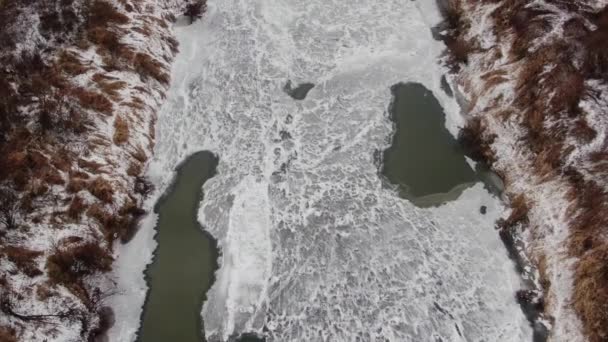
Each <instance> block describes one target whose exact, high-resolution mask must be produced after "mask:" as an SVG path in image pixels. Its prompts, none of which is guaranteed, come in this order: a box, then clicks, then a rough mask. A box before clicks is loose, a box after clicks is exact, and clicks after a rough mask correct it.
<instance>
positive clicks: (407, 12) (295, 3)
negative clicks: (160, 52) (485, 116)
mask: <svg viewBox="0 0 608 342" xmlns="http://www.w3.org/2000/svg"><path fill="white" fill-rule="evenodd" d="M432 2H433V1H430V0H428V1H425V2H424V4H423V3H422V2H419V1H396V0H389V1H374V0H358V1H344V0H340V1H338V0H310V1H301V0H282V1H276V0H259V1H246V0H222V1H210V3H209V11H208V13H207V14H206V16H205V17H204V19H203V21H202V22H198V23H195V24H194V25H192V26H188V27H181V28H177V33H178V38H179V41H180V49H181V52H180V55H179V56H178V58H177V61H176V64H175V66H174V70H173V85H172V89H171V91H170V93H169V97H168V101H167V104H166V105H165V106H164V108H163V110H162V112H161V113H160V116H159V120H158V136H157V149H156V157H155V160H154V161H153V163H152V165H151V168H150V172H149V173H150V176H151V178H152V180H153V181H154V182H155V183H156V184H157V185H159V187H160V188H163V187H165V186H166V185H167V184H168V183H169V182H170V180H171V178H172V171H173V170H174V168H175V167H176V165H177V164H178V163H179V162H180V161H182V160H183V159H184V158H185V157H186V156H188V155H189V154H191V153H192V152H194V151H199V150H210V151H212V152H214V153H216V154H217V155H218V156H219V157H220V163H219V165H218V168H217V172H218V173H217V176H215V177H214V178H213V179H211V180H209V181H208V182H207V183H205V185H204V193H205V199H204V201H203V203H202V204H201V209H200V211H199V220H200V222H201V224H202V225H203V226H204V227H206V228H207V229H208V230H209V231H210V232H211V233H212V234H213V236H215V237H216V238H217V240H218V244H219V247H220V248H221V251H222V256H221V259H220V261H219V263H220V269H219V270H218V272H217V274H216V276H217V280H216V282H215V284H214V285H213V287H212V289H211V290H210V292H209V293H208V298H209V300H208V301H207V302H206V303H205V304H204V307H203V312H202V315H203V319H204V324H205V335H206V336H207V338H208V340H210V341H216V340H218V341H225V340H227V339H228V338H229V337H234V336H235V335H237V334H239V333H241V332H246V331H254V332H255V331H257V332H261V331H262V329H264V330H265V331H266V334H267V335H268V340H270V341H387V340H388V341H530V340H531V337H530V336H531V332H530V329H529V328H528V325H527V322H526V320H525V318H524V316H523V314H522V313H521V310H520V308H519V307H518V305H517V303H516V301H515V299H514V292H515V291H516V289H517V288H518V286H519V280H518V276H517V274H516V273H515V271H514V269H513V265H512V263H511V262H510V260H509V259H508V257H507V253H506V251H505V249H504V247H503V246H502V244H501V242H500V239H499V237H498V234H497V233H496V232H495V231H494V229H493V221H494V220H495V219H496V218H497V217H498V216H499V215H501V213H502V207H501V206H500V204H499V203H498V201H497V200H496V199H494V198H492V197H491V196H490V195H489V194H488V193H487V192H486V191H485V190H484V189H483V186H482V185H480V184H478V185H476V186H473V187H472V188H469V189H468V190H466V191H465V192H464V193H463V194H462V195H461V196H460V198H459V199H458V200H456V201H453V202H450V203H448V204H446V205H443V206H441V207H439V208H427V209H421V208H417V207H415V206H414V205H412V204H411V203H410V202H408V201H407V200H404V199H401V198H399V197H398V196H397V192H396V191H394V190H392V189H389V188H388V187H387V186H386V185H384V184H383V182H382V180H381V178H380V177H379V172H378V165H377V160H376V159H375V157H374V156H375V155H377V153H375V151H378V150H384V149H386V148H387V147H388V144H389V143H390V138H391V134H392V129H393V125H392V123H391V121H390V120H389V116H388V114H387V108H388V106H389V103H390V101H391V92H390V87H391V86H392V85H394V84H396V83H398V82H420V83H422V84H424V85H425V86H426V87H427V88H429V89H430V90H432V91H433V92H434V93H435V95H436V96H437V97H438V99H439V101H440V102H441V104H442V105H443V107H444V109H445V111H446V113H447V116H448V117H447V125H448V128H450V130H452V131H454V129H455V127H456V126H457V125H458V124H459V122H460V118H459V109H458V107H457V105H456V103H455V102H454V100H452V99H451V98H449V97H447V96H445V95H444V94H443V93H442V92H441V90H440V78H441V74H442V72H443V70H442V68H441V67H440V66H439V65H438V64H437V57H438V56H439V54H440V53H441V50H442V46H441V44H440V43H439V42H435V41H433V40H432V38H431V33H430V27H431V26H432V25H433V24H435V23H436V22H437V17H438V16H437V14H436V12H435V8H434V4H432ZM288 80H291V81H293V82H294V84H298V83H302V82H312V83H314V84H315V85H316V86H315V87H314V88H313V89H312V90H311V91H310V92H309V93H308V96H307V97H306V98H305V99H304V100H302V101H297V100H294V99H293V98H291V97H289V96H288V95H287V94H286V93H285V92H284V90H283V88H284V85H285V84H286V82H287V81H288ZM421 148H423V146H421ZM404 157H405V158H407V156H404ZM482 205H485V206H487V208H488V209H487V213H486V214H485V215H482V214H481V213H480V212H479V207H480V206H482Z"/></svg>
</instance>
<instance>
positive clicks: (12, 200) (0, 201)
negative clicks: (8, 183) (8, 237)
mask: <svg viewBox="0 0 608 342" xmlns="http://www.w3.org/2000/svg"><path fill="white" fill-rule="evenodd" d="M18 213H19V201H18V198H17V195H15V193H14V192H13V191H12V190H9V189H6V188H2V189H0V225H2V226H4V229H5V230H13V229H16V228H17V215H18Z"/></svg>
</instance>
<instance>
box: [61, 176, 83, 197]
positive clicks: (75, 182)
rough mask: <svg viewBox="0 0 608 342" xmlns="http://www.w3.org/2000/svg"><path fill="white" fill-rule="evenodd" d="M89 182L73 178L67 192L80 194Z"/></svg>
mask: <svg viewBox="0 0 608 342" xmlns="http://www.w3.org/2000/svg"><path fill="white" fill-rule="evenodd" d="M86 186H87V181H85V180H84V179H80V178H75V177H72V178H71V179H70V182H69V183H68V185H67V187H66V190H67V191H68V192H70V193H77V192H80V191H81V190H82V189H84V188H86Z"/></svg>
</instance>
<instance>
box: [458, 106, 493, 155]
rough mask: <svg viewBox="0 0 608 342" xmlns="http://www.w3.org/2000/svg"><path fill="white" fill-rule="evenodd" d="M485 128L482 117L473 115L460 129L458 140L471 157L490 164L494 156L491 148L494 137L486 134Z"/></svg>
mask: <svg viewBox="0 0 608 342" xmlns="http://www.w3.org/2000/svg"><path fill="white" fill-rule="evenodd" d="M485 130H486V128H485V124H484V123H483V121H482V119H481V118H479V117H474V118H472V119H471V120H469V121H468V122H467V123H466V125H465V126H464V127H463V128H462V129H461V130H460V132H459V133H458V141H459V143H460V144H461V145H462V146H463V147H464V149H465V151H466V153H467V154H468V155H469V156H470V157H471V158H473V159H474V160H477V161H482V162H484V163H485V164H487V165H492V163H494V161H495V158H496V157H495V156H494V151H492V148H491V145H492V143H493V142H494V139H495V137H494V136H486V134H485V133H484V132H485Z"/></svg>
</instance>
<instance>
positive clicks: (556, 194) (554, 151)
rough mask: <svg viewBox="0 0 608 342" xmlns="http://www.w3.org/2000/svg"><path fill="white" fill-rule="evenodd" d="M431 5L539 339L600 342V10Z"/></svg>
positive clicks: (593, 6) (604, 298) (603, 295)
mask: <svg viewBox="0 0 608 342" xmlns="http://www.w3.org/2000/svg"><path fill="white" fill-rule="evenodd" d="M441 2H442V3H444V4H445V5H446V7H445V11H444V12H445V13H444V14H445V16H446V22H447V23H448V30H446V31H445V32H444V34H446V36H445V37H446V44H447V45H448V47H449V48H450V50H451V55H450V56H449V57H448V60H449V61H450V62H451V63H453V64H455V69H456V70H457V73H456V75H455V76H454V77H452V83H453V84H454V87H455V88H456V89H457V90H458V91H457V93H459V94H460V96H462V97H463V98H464V101H462V102H463V103H466V105H465V111H466V116H467V119H466V120H467V122H468V125H467V129H465V131H466V133H467V134H468V135H467V138H468V139H470V140H473V141H474V142H476V144H477V145H479V151H478V152H479V153H478V154H479V156H480V157H481V158H482V159H485V160H486V161H487V162H489V163H491V164H493V165H492V168H493V169H494V170H496V171H497V172H498V173H499V174H500V175H501V176H502V177H503V179H504V181H505V186H506V191H507V198H508V199H510V200H511V206H512V214H511V216H510V217H509V218H508V219H507V220H505V221H503V222H502V225H503V233H505V234H511V233H513V232H516V233H515V234H516V235H519V236H520V237H521V238H522V239H523V240H524V242H525V243H526V247H525V251H524V253H525V254H526V257H527V258H529V259H530V260H531V261H532V262H533V264H535V265H536V266H537V268H538V271H534V272H532V273H531V275H532V278H533V280H535V281H536V282H537V286H538V288H539V289H541V290H543V292H544V293H545V298H544V310H545V315H546V321H547V323H548V324H549V326H550V327H551V334H550V340H551V341H568V342H576V341H585V340H590V341H593V342H595V341H604V340H605V338H606V333H607V330H606V328H605V327H606V323H607V322H608V321H607V317H606V311H605V307H606V304H607V303H608V292H607V283H606V280H605V276H603V275H602V274H605V273H604V272H605V271H602V269H605V268H602V267H605V266H602V265H606V263H607V262H608V254H606V252H605V251H606V250H607V248H608V247H607V246H608V245H607V244H606V239H605V232H606V227H607V225H608V220H606V219H605V216H606V214H605V213H606V211H605V209H606V208H605V203H606V199H607V197H608V196H607V195H606V194H607V192H606V188H607V182H606V181H607V179H606V176H605V175H606V173H605V165H604V164H603V163H605V161H606V154H605V149H606V127H607V123H608V122H607V120H606V114H607V108H608V107H607V101H606V100H607V95H606V90H607V87H606V79H607V77H606V73H605V70H606V69H605V65H606V64H607V62H608V59H606V57H605V54H604V52H603V51H605V47H604V46H605V43H599V42H600V41H601V42H605V41H606V40H605V37H606V36H607V33H608V26H607V25H606V24H607V23H608V21H607V18H608V17H607V11H606V5H607V3H606V1H591V2H584V1H572V2H571V3H568V4H567V3H566V2H560V1H552V0H544V1H535V2H530V3H527V2H523V1H512V2H509V1H504V2H494V3H481V2H475V1H466V0H463V1H459V0H454V1H441ZM602 277H604V278H602Z"/></svg>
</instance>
